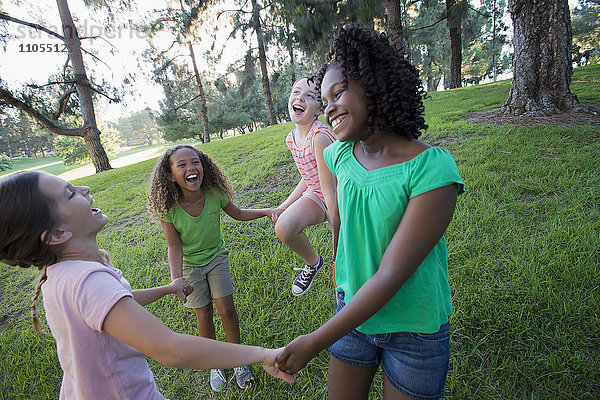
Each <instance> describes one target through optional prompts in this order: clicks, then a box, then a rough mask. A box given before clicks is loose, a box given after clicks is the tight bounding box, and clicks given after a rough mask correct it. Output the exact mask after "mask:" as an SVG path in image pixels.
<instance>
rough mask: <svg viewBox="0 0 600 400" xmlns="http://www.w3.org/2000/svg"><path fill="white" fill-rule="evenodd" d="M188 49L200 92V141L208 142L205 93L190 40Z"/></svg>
mask: <svg viewBox="0 0 600 400" xmlns="http://www.w3.org/2000/svg"><path fill="white" fill-rule="evenodd" d="M188 47H189V49H190V57H191V58H192V65H193V66H194V75H195V76H196V84H197V85H198V93H199V94H200V100H201V101H202V102H201V104H200V107H201V110H202V124H203V125H204V140H203V141H202V143H209V142H210V133H209V132H208V111H207V109H206V95H205V94H204V87H203V86H202V80H200V73H199V72H198V66H197V65H196V57H195V56H194V48H193V46H192V43H191V42H188Z"/></svg>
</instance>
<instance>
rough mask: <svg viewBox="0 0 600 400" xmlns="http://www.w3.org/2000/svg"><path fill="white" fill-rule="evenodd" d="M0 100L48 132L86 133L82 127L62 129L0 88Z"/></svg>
mask: <svg viewBox="0 0 600 400" xmlns="http://www.w3.org/2000/svg"><path fill="white" fill-rule="evenodd" d="M0 99H1V100H4V102H5V103H6V104H8V105H10V106H13V107H15V108H18V109H19V110H21V111H24V112H25V113H27V114H28V115H29V116H30V117H32V118H33V119H35V120H36V121H38V122H39V123H40V124H42V125H44V126H45V127H46V128H47V129H48V130H49V131H50V132H53V133H56V134H58V135H64V136H81V137H83V136H85V134H86V131H85V128H84V127H81V128H63V127H62V126H58V125H56V124H55V123H54V122H52V121H51V120H49V119H48V118H47V117H46V116H44V115H43V114H42V113H40V112H39V111H38V110H36V109H34V108H33V107H31V106H30V105H29V104H26V103H24V102H22V101H21V100H19V99H17V98H16V97H14V96H13V95H12V93H10V92H9V91H8V90H6V89H4V88H0Z"/></svg>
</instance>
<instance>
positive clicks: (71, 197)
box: [38, 173, 108, 236]
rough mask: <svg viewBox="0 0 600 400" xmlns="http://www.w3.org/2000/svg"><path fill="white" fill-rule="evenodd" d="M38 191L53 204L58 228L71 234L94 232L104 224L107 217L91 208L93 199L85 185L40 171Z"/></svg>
mask: <svg viewBox="0 0 600 400" xmlns="http://www.w3.org/2000/svg"><path fill="white" fill-rule="evenodd" d="M38 186H39V189H40V191H41V192H42V193H43V194H44V195H46V196H47V197H48V199H50V200H51V201H52V202H53V203H54V204H52V209H53V210H54V212H55V213H56V215H57V217H58V228H59V229H62V230H65V231H69V232H72V233H73V235H74V236H75V235H79V234H95V233H97V232H99V231H100V229H102V227H104V225H106V223H107V222H108V217H107V216H106V215H104V214H103V213H102V211H100V210H99V209H97V208H92V204H93V203H94V199H93V198H92V196H91V195H90V188H89V187H87V186H74V185H72V184H71V183H69V182H67V181H65V180H64V179H61V178H59V177H57V176H54V175H51V174H47V173H40V177H39V181H38Z"/></svg>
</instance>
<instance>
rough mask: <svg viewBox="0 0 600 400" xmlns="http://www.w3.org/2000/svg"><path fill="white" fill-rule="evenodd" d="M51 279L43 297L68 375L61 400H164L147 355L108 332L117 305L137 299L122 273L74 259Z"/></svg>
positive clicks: (55, 270) (52, 271)
mask: <svg viewBox="0 0 600 400" xmlns="http://www.w3.org/2000/svg"><path fill="white" fill-rule="evenodd" d="M47 275H48V280H47V281H46V282H45V283H44V284H43V285H42V294H43V299H44V310H45V312H46V320H47V321H48V325H49V326H50V330H51V331H52V335H53V336H54V338H55V339H56V347H57V352H58V359H59V361H60V365H61V367H62V369H63V372H64V374H63V381H62V385H61V388H60V399H164V397H163V396H162V395H161V394H160V392H159V391H158V388H157V387H156V383H155V382H154V376H153V375H152V372H151V371H150V368H149V367H148V362H147V360H146V356H145V355H144V354H143V353H141V352H139V351H137V350H136V349H134V348H133V347H131V346H128V345H126V344H125V343H123V342H121V341H119V340H117V339H115V338H114V337H112V336H111V335H109V334H108V333H106V332H105V331H103V330H102V324H103V322H104V318H105V317H106V315H107V314H108V312H109V311H110V310H111V308H112V307H113V306H114V305H115V303H116V302H117V301H119V300H120V299H121V298H123V297H125V296H132V294H131V286H129V283H128V282H127V281H126V280H125V278H123V275H122V273H121V271H120V270H118V269H117V268H113V267H107V266H105V265H103V264H100V263H96V262H90V261H79V260H77V261H75V260H73V261H63V262H59V263H57V264H54V265H51V266H49V267H48V268H47Z"/></svg>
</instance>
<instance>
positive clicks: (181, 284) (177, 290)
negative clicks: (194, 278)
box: [169, 278, 194, 303]
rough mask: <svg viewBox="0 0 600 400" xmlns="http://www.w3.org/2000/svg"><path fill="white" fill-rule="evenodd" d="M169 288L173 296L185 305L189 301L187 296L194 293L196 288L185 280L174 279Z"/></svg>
mask: <svg viewBox="0 0 600 400" xmlns="http://www.w3.org/2000/svg"><path fill="white" fill-rule="evenodd" d="M169 286H171V293H173V296H174V297H178V298H180V299H181V301H183V302H184V303H185V302H186V301H187V296H188V295H189V294H190V293H192V291H194V286H193V285H192V284H191V283H189V282H188V281H187V280H186V279H185V278H177V279H174V280H173V282H171V284H170V285H169Z"/></svg>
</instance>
